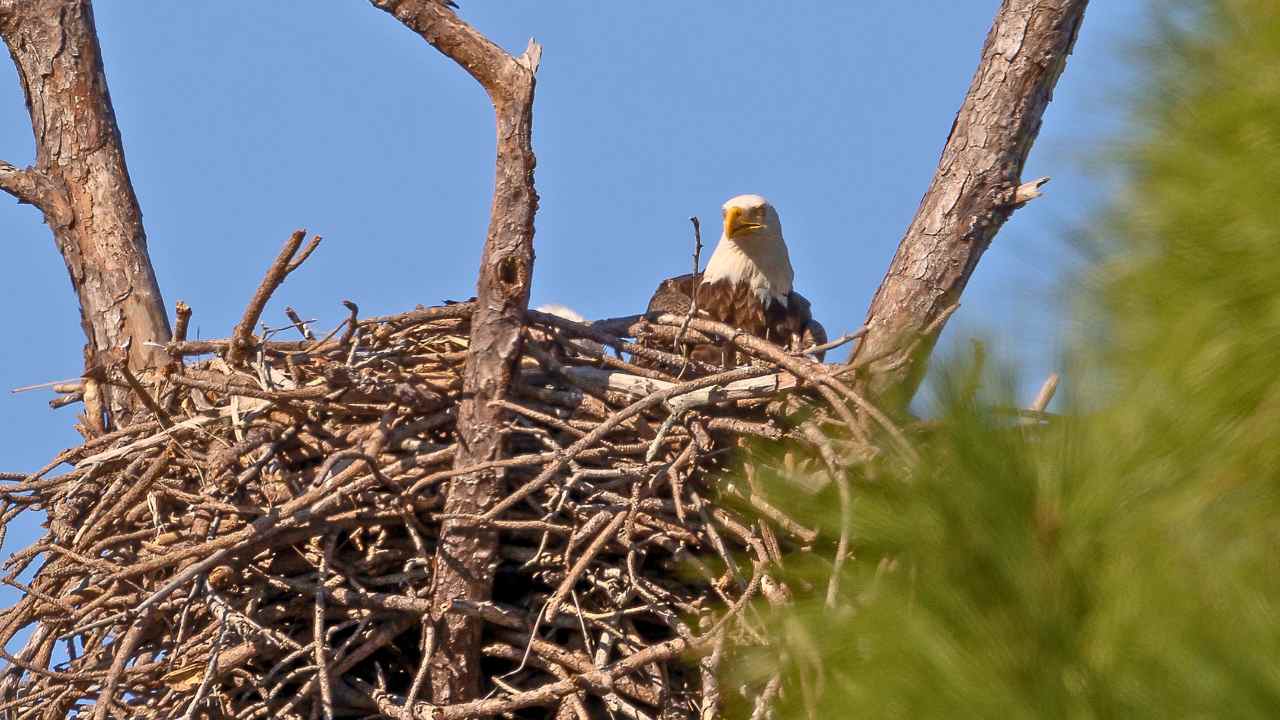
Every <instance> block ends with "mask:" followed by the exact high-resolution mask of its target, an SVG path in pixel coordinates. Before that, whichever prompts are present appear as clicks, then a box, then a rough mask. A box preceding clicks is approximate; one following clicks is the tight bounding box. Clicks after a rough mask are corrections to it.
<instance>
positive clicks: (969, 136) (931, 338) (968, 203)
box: [850, 0, 1088, 405]
mask: <svg viewBox="0 0 1280 720" xmlns="http://www.w3.org/2000/svg"><path fill="white" fill-rule="evenodd" d="M1086 5H1088V0H1004V2H1003V4H1002V5H1001V7H1000V10H999V12H998V13H997V14H996V18H995V22H994V24H993V25H992V27H991V31H990V33H989V34H988V35H987V41H986V44H985V46H984V47H983V49H982V60H981V62H980V63H979V65H978V71H977V73H975V75H974V77H973V82H972V84H970V86H969V92H968V94H967V95H966V96H965V99H964V104H963V105H961V107H960V112H959V114H957V116H956V119H955V124H954V125H953V126H952V128H951V134H950V136H949V137H948V138H947V143H946V146H945V147H944V148H943V150H942V158H941V159H940V160H939V162H938V168H937V171H936V172H935V173H934V176H933V181H932V183H931V184H930V186H929V189H928V191H927V192H926V193H925V195H924V199H923V200H921V202H920V207H919V209H918V210H917V211H916V215H915V218H914V219H913V220H912V221H911V226H910V228H909V229H908V230H907V233H906V236H905V237H904V238H903V239H902V242H901V244H899V246H898V251H897V254H896V255H895V256H894V258H893V262H892V263H891V264H890V265H889V271H888V273H886V275H885V278H884V280H883V282H881V284H880V288H879V289H878V290H877V291H876V295H875V297H874V298H873V299H872V301H871V307H870V309H869V310H868V312H867V320H866V326H867V329H868V332H867V336H866V337H865V338H863V340H862V343H861V344H860V345H859V346H858V349H857V352H856V353H855V354H854V356H853V357H852V358H851V359H850V362H856V361H859V360H861V359H864V358H875V360H874V362H871V363H870V364H869V366H868V367H867V368H866V374H865V375H864V376H863V383H864V384H865V385H866V386H867V387H868V388H869V389H870V391H871V393H872V394H873V395H877V396H881V397H883V399H884V400H886V401H888V402H889V403H890V404H898V405H905V404H906V403H907V402H908V401H910V399H911V396H912V395H913V394H914V393H915V390H916V388H917V387H918V386H919V384H920V380H921V378H922V377H923V375H924V371H925V367H926V364H927V359H928V355H929V351H930V350H931V349H932V348H933V344H934V342H935V341H936V339H937V336H938V333H940V332H941V331H942V327H943V325H945V321H946V318H945V315H946V313H947V312H948V309H949V308H951V307H952V306H954V305H955V304H956V303H957V302H958V301H959V299H960V294H961V293H962V292H963V291H964V288H965V285H966V284H967V283H968V281H969V278H970V276H972V275H973V271H974V269H975V268H976V267H977V264H978V260H979V259H980V258H981V257H982V253H983V252H984V251H985V250H986V249H987V247H988V246H989V245H990V244H991V240H992V238H993V237H995V234H996V232H997V231H998V230H999V229H1000V227H1001V226H1002V225H1003V224H1004V222H1005V221H1006V220H1007V219H1008V218H1009V215H1010V214H1011V213H1012V212H1013V210H1014V209H1015V208H1016V207H1017V206H1018V205H1020V204H1021V203H1023V202H1026V201H1027V200H1030V199H1032V198H1034V197H1035V196H1036V195H1037V194H1038V193H1037V192H1035V190H1036V189H1038V188H1039V186H1040V185H1042V184H1043V181H1035V182H1033V183H1028V184H1027V186H1028V187H1026V188H1023V190H1022V192H1021V193H1020V192H1019V186H1020V185H1021V184H1022V180H1021V176H1022V168H1023V165H1024V164H1025V163H1026V160H1027V154H1028V153H1029V152H1030V151H1031V145H1032V143H1033V142H1034V141H1035V138H1036V135H1037V133H1039V131H1040V121H1041V117H1042V116H1043V114H1044V110H1045V107H1047V106H1048V104H1049V101H1050V100H1051V99H1052V97H1053V88H1054V86H1055V85H1056V84H1057V81H1058V76H1059V75H1061V73H1062V70H1063V68H1064V67H1065V66H1066V61H1067V56H1068V55H1070V54H1071V48H1072V46H1073V45H1074V44H1075V40H1076V35H1077V33H1078V31H1079V29H1080V23H1081V21H1082V20H1083V19H1084V11H1085V6H1086Z"/></svg>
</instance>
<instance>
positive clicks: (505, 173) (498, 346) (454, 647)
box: [372, 0, 542, 704]
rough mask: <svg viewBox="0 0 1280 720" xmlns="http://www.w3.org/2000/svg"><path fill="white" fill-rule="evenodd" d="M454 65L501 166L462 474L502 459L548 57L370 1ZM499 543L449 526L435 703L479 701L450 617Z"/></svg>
mask: <svg viewBox="0 0 1280 720" xmlns="http://www.w3.org/2000/svg"><path fill="white" fill-rule="evenodd" d="M372 2H373V4H374V5H375V6H377V7H379V8H381V9H383V10H385V11H387V12H389V13H391V14H392V15H394V16H395V17H396V18H397V19H399V20H400V21H401V22H402V23H404V24H405V25H407V26H408V27H409V28H411V29H413V30H414V31H415V32H417V33H418V34H419V35H421V36H422V37H423V38H424V39H425V40H426V41H427V42H428V43H430V44H431V45H432V46H434V47H435V48H436V49H437V50H439V51H440V52H442V53H444V54H445V55H447V56H449V57H450V58H451V59H452V60H453V61H454V62H456V63H458V64H459V65H461V66H462V67H463V68H464V69H465V70H466V71H467V72H468V73H470V74H471V76H472V77H474V78H475V79H476V80H477V81H478V82H479V83H480V85H481V86H483V87H484V90H485V92H486V93H488V95H489V98H490V100H492V101H493V106H494V112H495V114H496V117H497V132H498V158H497V172H496V182H495V185H494V191H493V208H492V211H491V215H490V219H489V231H488V235H487V237H486V238H485V245H484V255H483V257H482V259H481V261H480V277H479V280H478V282H477V286H476V311H475V314H474V315H473V316H472V320H471V344H470V348H469V351H468V355H467V363H466V369H465V371H464V375H463V396H464V398H466V399H464V400H463V402H462V404H461V407H460V408H459V411H458V436H459V444H458V447H459V449H458V452H457V455H456V457H455V459H454V463H455V467H467V466H473V465H476V464H478V463H483V462H487V461H490V460H496V459H498V458H500V457H502V456H503V454H504V452H505V448H504V447H503V442H502V435H501V432H500V425H501V422H502V420H503V418H504V411H503V409H502V408H501V407H499V406H498V405H496V404H495V403H494V401H496V400H502V399H503V398H504V397H505V395H506V394H507V388H508V386H509V385H510V383H511V375H512V372H513V370H514V369H515V365H516V362H517V360H518V359H519V357H520V350H521V328H522V327H523V325H524V313H525V310H526V309H527V307H528V304H529V285H530V278H531V274H532V271H533V219H534V213H535V212H536V211H537V207H538V195H537V193H536V192H535V190H534V186H533V168H534V155H533V146H532V141H531V136H530V134H531V130H532V125H533V92H534V74H535V73H536V72H537V68H538V60H539V58H540V57H541V55H542V48H541V46H540V45H538V44H537V43H536V42H533V41H532V40H531V41H530V42H529V47H528V49H526V50H525V52H524V54H523V55H521V56H520V57H518V58H513V57H511V56H510V55H509V54H507V53H506V52H505V51H504V50H502V49H501V48H499V47H498V46H497V45H495V44H493V43H492V42H490V41H489V40H488V39H486V38H485V37H484V36H483V35H481V34H480V33H479V32H477V31H476V30H475V28H473V27H471V26H470V25H468V24H467V23H465V22H463V21H462V20H461V19H459V18H458V17H457V15H455V14H454V13H453V11H452V10H450V9H449V8H448V7H447V6H446V4H445V3H442V2H438V1H437V0H372ZM502 486H503V475H502V474H501V472H500V471H499V470H487V471H483V472H477V473H471V474H468V475H463V476H459V477H457V478H454V479H453V480H452V481H451V482H450V485H449V489H448V497H447V500H446V504H445V514H446V516H454V517H456V516H460V515H479V514H483V513H484V512H485V511H487V510H488V509H489V508H491V507H492V506H493V505H494V504H495V503H496V502H497V501H498V498H499V496H500V495H501V493H502ZM497 544H498V537H497V533H496V531H495V530H494V529H493V528H492V527H488V526H480V525H475V524H469V523H465V522H459V521H454V520H449V521H446V522H445V523H444V525H443V527H442V530H441V538H440V541H439V544H438V546H437V548H436V577H435V579H434V588H433V594H432V599H433V605H434V607H436V608H442V610H440V611H439V612H440V613H441V616H440V617H438V618H436V619H437V621H438V623H439V628H438V636H437V637H438V640H437V643H436V647H435V653H434V654H433V656H432V658H431V687H432V698H433V701H434V702H436V703H438V704H448V703H458V702H463V701H467V700H471V699H474V698H476V697H478V696H479V691H480V672H479V658H480V627H481V626H480V623H479V621H477V620H476V619H475V618H471V617H468V616H464V615H461V614H457V613H447V614H446V610H447V608H449V607H451V606H452V603H453V601H454V600H458V599H467V600H487V599H489V595H490V592H491V590H492V586H493V573H494V568H495V567H496V565H497Z"/></svg>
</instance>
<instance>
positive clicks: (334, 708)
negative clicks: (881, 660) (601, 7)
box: [0, 242, 887, 719]
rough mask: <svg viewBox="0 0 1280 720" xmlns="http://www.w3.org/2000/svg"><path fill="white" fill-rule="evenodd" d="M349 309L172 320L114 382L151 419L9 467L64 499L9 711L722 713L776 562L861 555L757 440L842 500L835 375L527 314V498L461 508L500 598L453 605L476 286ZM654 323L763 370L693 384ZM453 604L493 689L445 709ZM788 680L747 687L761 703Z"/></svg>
mask: <svg viewBox="0 0 1280 720" xmlns="http://www.w3.org/2000/svg"><path fill="white" fill-rule="evenodd" d="M293 244H294V245H295V246H296V245H297V243H296V242H295V243H293ZM295 250H296V247H295ZM288 260H289V259H288V258H285V262H288ZM294 267H296V263H295V264H293V265H290V266H289V268H288V269H289V270H292V269H293V268H294ZM282 278H283V275H281V277H280V278H279V279H282ZM279 279H277V280H275V281H274V283H275V284H278V282H279ZM270 289H274V288H270ZM252 305H253V306H256V307H257V312H260V311H261V306H262V303H261V302H259V301H258V300H257V299H255V301H254V303H253V304H252ZM350 307H351V308H352V313H351V317H350V318H349V319H348V320H347V321H346V322H344V324H343V326H341V327H340V328H339V329H337V330H335V331H334V332H333V333H330V334H329V336H327V337H324V338H319V339H317V338H315V337H314V336H313V335H311V333H310V331H309V330H306V329H305V327H303V326H302V325H301V324H300V323H298V321H297V320H296V314H293V315H294V316H295V321H294V322H295V325H297V326H298V329H299V330H300V331H303V339H302V340H297V341H294V340H285V341H281V340H270V339H267V340H259V339H257V338H255V337H253V336H251V335H250V334H249V333H248V330H247V329H246V328H245V327H238V330H237V332H236V334H235V335H233V337H232V338H230V339H228V340H224V341H205V342H188V341H185V340H175V341H174V342H173V343H171V344H170V345H169V346H168V350H169V353H170V355H171V356H172V357H173V358H174V362H173V363H172V365H171V366H170V367H169V368H168V370H167V371H166V372H163V373H157V375H156V376H155V377H153V378H144V379H141V380H139V379H138V378H133V377H129V378H127V381H126V380H120V379H118V378H116V373H108V374H107V380H105V381H106V382H112V383H114V384H118V385H120V386H122V387H126V388H129V389H130V391H131V392H133V393H135V394H138V395H139V396H140V397H139V398H138V400H139V402H140V406H142V407H145V408H147V409H148V411H147V412H146V413H143V414H141V415H140V416H139V419H138V421H137V422H135V423H134V424H133V425H131V426H129V427H126V428H123V429H120V430H117V431H115V432H112V433H109V434H104V435H99V436H96V437H92V438H91V439H90V440H88V441H87V442H85V443H84V444H83V445H81V446H80V447H77V448H73V449H70V450H67V451H65V452H63V453H62V454H61V455H59V456H58V457H57V458H56V459H55V460H54V462H52V463H50V465H49V466H47V467H46V468H44V469H42V470H40V471H39V472H36V473H34V474H31V475H22V476H5V477H8V478H9V483H8V484H7V485H5V486H4V487H3V489H0V509H2V510H3V514H2V516H0V519H2V520H3V522H5V523H8V522H9V521H11V520H13V518H14V517H16V516H17V515H18V514H20V513H21V512H23V511H24V510H30V509H42V510H45V511H46V512H47V513H48V520H49V522H48V527H49V531H48V532H47V534H46V535H45V536H44V537H42V538H40V539H38V540H37V541H36V542H35V543H34V544H33V545H31V546H30V547H28V548H26V549H24V550H21V551H19V552H18V553H16V554H15V555H13V557H12V558H11V559H10V560H9V561H8V564H7V568H6V572H7V576H6V577H5V581H6V582H8V583H9V584H10V585H13V586H14V587H17V588H19V589H20V590H21V591H22V592H23V597H22V599H21V600H20V601H19V602H17V603H16V604H15V605H14V606H13V607H11V608H9V609H8V610H7V611H5V612H4V613H3V615H0V641H3V645H4V646H5V647H11V641H13V640H14V638H15V637H16V636H17V634H18V633H19V632H22V631H24V630H29V631H30V635H29V637H28V638H27V639H26V642H25V645H24V646H23V647H22V649H21V650H19V651H16V652H13V653H12V654H10V653H8V652H4V653H3V658H4V660H5V662H6V665H7V667H5V668H4V670H3V672H2V674H0V712H3V713H4V714H5V716H6V717H15V718H18V717H20V718H27V717H45V718H64V717H69V716H85V717H87V716H90V715H92V716H94V717H115V716H118V717H147V718H179V717H185V718H193V717H235V718H264V717H270V718H295V717H296V718H315V717H326V718H328V717H335V716H342V715H350V714H362V715H370V714H372V715H379V714H380V715H383V716H388V717H399V718H411V717H412V718H462V717H482V716H493V715H500V714H508V713H512V712H515V711H517V710H521V709H522V708H528V710H525V711H524V712H522V713H521V714H520V716H521V717H540V716H546V717H552V716H554V717H576V718H582V719H585V718H590V717H600V716H602V713H604V711H605V709H606V708H607V709H608V710H610V711H611V712H612V713H613V714H614V715H616V716H622V717H628V718H655V717H663V718H675V717H714V716H716V714H717V712H718V708H719V707H720V704H721V690H720V687H719V685H718V683H717V681H716V678H717V673H718V672H719V670H720V667H719V664H720V662H721V659H722V657H724V655H725V653H726V647H730V648H731V647H733V646H738V645H743V644H759V643H763V642H767V640H766V638H767V632H766V631H765V630H764V629H763V628H762V627H761V626H760V620H759V617H758V615H757V614H754V613H753V612H752V611H749V608H750V607H751V605H752V603H754V602H755V601H757V600H764V601H765V602H771V603H782V602H786V597H787V590H786V589H785V588H784V587H782V586H781V585H780V583H778V582H777V581H776V580H775V579H774V578H771V577H770V575H769V573H770V572H771V568H772V567H773V566H774V564H775V563H777V562H778V561H779V558H780V556H781V553H782V552H784V551H786V550H788V549H792V550H794V549H806V550H807V549H812V548H814V547H816V546H820V547H823V548H826V547H832V548H837V546H838V552H837V554H836V563H837V569H838V564H839V562H840V561H841V560H842V558H843V554H844V552H845V551H846V548H847V537H841V538H839V539H838V543H837V538H823V539H821V541H822V543H825V544H822V545H818V542H819V538H818V533H817V532H816V531H815V530H813V529H811V528H808V527H805V526H804V525H803V524H802V523H801V522H799V521H797V520H795V519H793V518H791V517H789V516H788V515H787V514H786V513H785V512H784V511H782V510H780V509H779V508H778V507H776V506H775V504H772V503H770V502H769V500H767V499H766V498H765V497H764V495H763V494H762V492H761V489H760V488H759V487H757V485H756V483H755V481H754V478H755V475H757V474H758V473H759V472H760V471H761V467H760V466H759V465H756V466H754V467H752V468H750V469H751V470H752V471H753V472H748V473H746V474H745V477H744V474H743V473H742V472H741V471H740V470H735V469H734V464H733V459H732V457H733V451H735V450H736V449H738V448H739V447H740V446H743V445H744V444H746V443H747V442H748V441H752V440H759V441H760V442H764V443H774V444H776V445H777V446H778V447H779V448H782V449H783V451H784V453H783V457H784V458H785V460H784V462H783V463H782V464H785V466H786V467H785V472H786V474H787V476H788V477H790V478H796V479H803V478H806V477H811V478H817V479H819V480H820V481H821V482H823V483H829V481H830V480H831V479H832V478H834V479H835V481H836V482H835V485H834V486H836V487H838V488H839V490H840V494H839V497H841V498H842V499H845V500H846V501H847V488H846V487H845V485H844V482H845V479H844V468H843V466H842V465H841V462H842V458H845V457H853V456H854V453H853V452H852V451H851V450H850V448H853V447H855V446H858V445H859V443H860V441H859V440H858V438H861V437H865V436H866V433H867V429H866V428H865V427H853V426H850V423H851V422H853V421H854V420H855V417H854V413H865V410H860V409H859V407H860V399H859V398H857V397H856V396H855V395H854V394H853V393H852V391H850V390H848V388H847V386H846V385H845V384H844V383H842V382H841V381H840V380H839V378H838V375H836V374H833V373H831V372H829V371H828V368H827V367H826V366H823V365H821V364H819V363H817V362H814V361H813V360H810V359H807V358H805V357H800V356H794V355H790V354H787V353H786V352H785V351H783V350H781V349H780V348H778V347H776V346H774V345H771V344H769V343H766V342H764V341H761V340H759V339H756V338H750V337H744V336H741V335H737V334H736V333H735V332H734V331H733V329H732V328H728V327H726V326H723V325H719V324H717V323H713V322H710V321H706V320H702V319H697V318H695V319H693V320H692V321H689V320H687V319H686V318H682V317H673V316H662V317H655V318H650V319H649V320H648V321H642V320H639V319H631V320H628V321H625V322H618V321H613V322H604V323H597V324H595V325H585V324H580V323H576V322H572V321H569V320H565V319H563V318H560V317H556V316H551V315H545V314H542V313H536V312H530V313H529V314H528V323H527V326H526V329H525V335H526V337H525V346H524V347H525V349H524V355H523V358H522V360H521V364H520V368H519V374H518V378H517V381H516V383H515V384H514V386H513V393H512V395H511V396H509V397H508V398H506V399H504V400H500V401H497V402H499V403H500V404H501V407H502V408H503V409H504V410H505V411H506V413H507V417H508V421H507V423H506V425H505V427H504V430H503V432H504V435H505V438H504V441H505V442H506V444H507V447H508V448H509V450H508V452H507V454H506V457H505V458H504V459H500V460H496V461H492V462H489V463H486V464H485V468H488V469H495V470H500V471H501V472H503V473H504V476H505V479H506V480H505V481H506V483H507V487H508V489H509V494H508V495H507V496H506V497H505V498H504V499H503V500H502V501H501V502H500V503H499V504H498V505H497V506H496V507H495V508H493V510H492V511H491V512H489V513H487V514H486V515H484V516H471V517H465V518H454V519H455V520H458V519H462V520H465V521H467V522H474V523H486V524H488V525H490V526H491V527H492V528H494V529H496V530H497V531H498V532H499V537H500V542H501V545H500V548H499V557H500V558H501V561H500V564H499V567H498V568H497V576H496V577H497V579H496V582H495V586H494V596H493V598H492V600H491V601H488V602H476V601H470V600H460V601H455V602H454V603H453V604H452V605H451V606H450V607H434V606H433V603H432V602H430V601H429V598H430V589H431V583H432V578H433V570H434V568H433V558H434V554H433V550H434V547H435V544H436V542H437V540H438V534H439V532H440V528H441V525H442V522H443V521H444V520H445V519H446V518H445V516H444V515H443V514H442V508H443V506H444V503H443V499H444V498H443V493H444V491H445V489H446V488H447V481H448V480H449V479H450V478H451V477H454V476H458V475H462V474H466V473H473V472H476V471H477V470H480V469H485V468H479V467H468V468H456V467H454V466H453V458H454V456H455V447H454V442H455V440H454V436H453V425H454V421H455V416H456V410H457V406H458V402H459V395H460V388H461V380H460V372H461V367H462V361H463V359H464V357H465V354H466V348H467V344H468V330H469V318H470V315H471V312H472V306H471V304H469V303H458V304H450V305H444V306H441V307H434V308H429V309H420V310H415V311H412V312H408V313H404V314H400V315H395V316H390V317H383V318H372V319H365V320H359V319H358V318H357V317H356V310H355V308H354V305H352V306H350ZM186 312H187V314H189V311H186ZM291 314H292V313H291ZM255 322H256V316H255V318H254V319H253V320H250V322H249V324H248V326H247V327H252V325H253V324H254V323H255ZM685 323H688V327H687V328H682V327H681V326H682V325H684V324H685ZM182 324H185V323H182ZM628 328H629V329H628ZM641 328H644V329H646V331H647V332H648V333H649V334H651V335H655V336H666V337H670V338H674V337H675V334H676V333H680V334H682V335H683V334H686V333H687V334H696V335H699V336H700V338H701V339H702V340H704V341H705V340H706V339H707V337H708V336H709V337H711V338H718V340H719V341H724V342H733V343H734V344H736V345H737V346H738V347H739V349H740V355H742V354H745V355H748V356H750V357H752V358H753V364H751V365H748V366H745V367H740V368H735V369H730V370H723V369H718V368H708V367H694V368H690V370H691V371H692V374H691V377H690V379H684V380H677V379H676V378H677V377H678V374H679V373H680V372H682V371H684V370H686V368H685V365H686V362H685V359H684V358H683V357H682V356H681V355H680V354H678V353H676V352H673V351H672V350H674V348H673V347H672V346H671V345H668V346H667V348H668V350H661V349H657V348H655V347H653V345H654V344H655V343H646V346H640V345H637V344H633V343H630V342H627V341H625V340H623V339H622V336H626V335H631V336H634V334H635V333H637V332H639V331H640V329H641ZM609 348H613V349H614V350H616V351H617V352H616V353H615V354H610V353H609V352H608V349H609ZM624 353H625V354H627V355H631V354H634V355H643V356H644V357H645V359H646V360H647V361H649V362H647V363H646V366H645V367H641V366H638V365H635V364H632V363H631V362H628V361H627V360H625V359H623V358H624V357H625V355H624ZM198 355H204V356H206V359H202V360H198V361H195V362H186V363H184V362H183V358H190V357H193V356H198ZM210 355H211V357H208V356H210ZM686 376H690V373H689V372H686ZM863 416H864V417H871V416H869V415H865V414H864V415H863ZM801 418H802V419H803V421H801V420H800V419H801ZM857 419H858V420H861V418H857ZM886 422H887V421H886ZM863 447H865V446H863ZM64 465H70V466H71V467H72V469H71V470H70V471H66V472H62V473H61V474H55V472H56V471H57V469H59V468H61V467H62V466H64ZM753 473H754V474H753ZM810 486H811V490H810V491H811V492H816V491H817V490H813V489H812V487H820V484H818V483H810ZM735 508H736V509H735ZM836 575H837V573H833V578H834V577H835V576H836ZM20 577H23V578H26V577H30V578H31V579H30V580H28V581H26V582H22V581H20V580H19V579H18V578H20ZM829 592H830V594H831V597H834V594H835V592H836V588H835V586H834V582H833V583H832V587H831V588H829ZM444 613H464V614H467V615H470V616H473V617H476V618H479V619H481V620H483V621H484V623H485V631H484V637H483V647H482V655H483V657H484V670H485V672H486V675H487V681H486V685H487V687H488V688H490V692H489V695H488V696H487V697H485V698H483V699H480V700H475V701H471V702H467V703H460V704H453V705H446V706H434V705H431V704H430V703H429V702H427V696H429V689H428V686H427V685H426V680H425V678H426V674H427V671H426V662H425V658H428V657H429V656H430V655H431V650H432V646H433V643H434V642H435V632H434V621H436V620H438V619H439V618H440V617H441V615H442V614H444ZM0 652H3V651H0ZM776 689H777V683H776V681H775V682H771V683H769V685H768V686H767V687H765V686H763V685H762V686H761V687H756V688H737V689H735V692H743V693H745V694H746V695H747V697H748V698H754V699H755V701H756V702H758V703H761V704H763V703H765V702H767V701H768V698H769V697H770V696H771V694H772V693H773V692H776ZM726 692H727V691H726ZM750 701H751V700H750V699H748V702H750ZM761 709H763V705H762V708H761Z"/></svg>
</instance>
